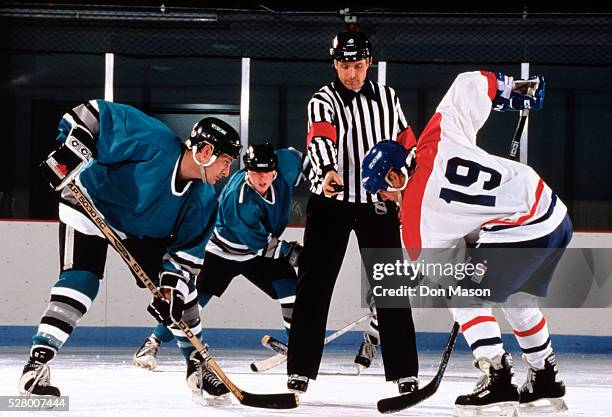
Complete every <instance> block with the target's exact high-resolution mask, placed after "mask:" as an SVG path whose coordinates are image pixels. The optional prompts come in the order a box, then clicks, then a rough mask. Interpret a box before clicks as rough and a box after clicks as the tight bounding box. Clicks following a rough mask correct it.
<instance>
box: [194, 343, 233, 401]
mask: <svg viewBox="0 0 612 417" xmlns="http://www.w3.org/2000/svg"><path fill="white" fill-rule="evenodd" d="M187 386H188V387H189V389H190V390H191V393H192V400H193V401H194V402H195V403H197V404H200V405H225V404H230V403H231V402H232V399H231V398H230V396H229V390H228V389H227V387H226V386H225V384H224V383H223V381H221V380H220V379H219V378H218V377H217V375H215V373H214V372H213V371H212V370H210V368H209V367H208V365H207V364H206V362H205V361H203V360H202V359H201V356H200V354H199V352H198V351H193V353H192V354H191V356H190V357H189V360H188V361H187Z"/></svg>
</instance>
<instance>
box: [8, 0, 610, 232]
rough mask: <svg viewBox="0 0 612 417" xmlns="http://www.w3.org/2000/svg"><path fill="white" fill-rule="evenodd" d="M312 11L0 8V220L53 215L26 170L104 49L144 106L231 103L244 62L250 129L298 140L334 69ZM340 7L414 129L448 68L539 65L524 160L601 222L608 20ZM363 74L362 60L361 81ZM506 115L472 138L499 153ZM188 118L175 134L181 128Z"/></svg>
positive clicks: (117, 83) (581, 216) (576, 209)
mask: <svg viewBox="0 0 612 417" xmlns="http://www.w3.org/2000/svg"><path fill="white" fill-rule="evenodd" d="M376 4H377V5H379V3H376ZM182 5H183V6H186V4H182ZM270 6H275V7H276V5H274V4H270ZM366 6H367V4H366ZM380 6H381V7H382V4H381V5H380ZM225 7H228V6H225ZM310 7H311V8H310V9H309V10H306V9H299V8H297V7H294V9H288V8H287V7H285V8H284V9H283V8H272V7H269V9H270V10H266V9H264V8H262V7H261V6H252V5H250V4H248V3H246V5H245V4H242V5H241V4H238V5H236V7H235V8H234V9H232V10H229V9H227V8H226V9H219V8H216V9H203V8H194V7H180V8H177V7H171V6H168V7H167V8H166V9H165V11H164V12H163V13H162V12H161V10H160V8H159V6H155V7H148V6H146V5H145V3H142V4H140V5H138V6H134V5H132V6H130V7H127V6H125V3H122V5H119V4H115V5H112V4H108V5H106V6H103V5H82V4H81V5H76V4H62V5H60V4H55V5H53V6H50V5H38V4H33V3H20V4H17V3H15V4H9V5H6V6H3V7H0V19H1V20H0V39H1V40H0V42H1V44H0V46H1V50H2V52H1V53H2V58H3V66H2V67H1V68H2V69H1V70H0V95H1V97H0V98H1V99H2V102H3V103H4V106H3V107H4V110H3V111H2V112H0V114H1V116H0V117H1V119H0V122H1V123H2V126H3V135H2V138H1V139H0V140H1V141H2V150H3V152H4V155H5V157H4V158H3V164H1V165H0V217H3V218H26V219H27V218H29V219H52V218H55V217H56V216H57V213H56V209H55V204H54V198H55V196H54V194H53V193H51V192H50V191H48V190H47V188H48V187H47V186H46V184H44V183H43V181H42V180H41V179H40V178H39V175H38V173H37V169H36V166H37V165H38V163H39V162H40V161H41V160H42V159H43V158H44V156H45V155H46V154H47V153H48V152H49V151H50V150H51V149H52V148H53V147H54V146H55V145H54V143H53V138H54V137H55V135H56V126H57V122H58V121H59V118H60V117H61V115H62V114H63V113H64V112H65V111H66V110H68V109H69V108H71V107H72V106H74V105H76V104H79V103H80V102H82V101H85V100H88V99H91V98H102V97H103V95H104V72H105V69H104V65H105V58H104V54H105V53H107V52H112V53H114V54H115V70H114V99H115V101H117V102H124V103H129V104H133V105H136V106H138V107H140V108H142V109H144V110H145V111H150V112H155V111H156V109H159V108H161V107H164V106H180V105H196V106H201V105H211V104H212V105H219V106H226V107H228V106H229V107H232V106H233V107H234V108H237V106H238V105H239V104H240V82H241V58H242V57H249V58H251V91H250V109H251V111H250V119H249V137H250V140H251V141H252V142H253V141H269V142H272V143H274V144H277V145H279V146H293V147H295V148H297V149H299V150H302V151H303V150H304V137H305V134H306V103H307V102H308V99H309V98H310V96H311V95H312V93H313V92H314V91H316V90H317V89H318V88H319V87H320V86H321V85H322V84H324V83H326V82H328V81H331V80H332V79H333V77H334V72H333V69H332V67H331V65H330V61H329V58H328V56H329V55H328V49H329V45H330V42H331V39H332V37H333V35H334V34H335V33H336V32H338V31H339V30H342V28H343V27H344V22H343V16H341V15H340V14H339V13H338V12H337V10H338V8H336V9H335V10H334V9H332V7H334V5H333V4H332V5H328V6H327V7H323V6H317V5H311V6H310ZM317 7H320V8H319V9H316V8H317ZM352 12H353V13H355V15H356V16H357V18H358V24H359V27H360V28H361V29H363V30H365V31H366V32H367V33H368V34H369V36H370V38H371V41H372V43H373V45H374V57H375V60H376V61H380V60H383V61H386V62H387V84H388V85H390V86H392V87H393V88H395V89H396V90H397V91H398V93H399V96H400V100H401V102H402V107H403V109H404V113H405V114H406V117H407V119H408V121H409V122H410V123H411V124H412V126H413V129H414V130H415V132H417V133H418V132H420V131H421V129H422V128H423V127H424V125H425V123H426V122H427V120H428V118H429V117H430V115H431V114H432V113H433V111H434V109H435V107H436V105H437V103H438V101H439V100H440V98H441V97H442V95H443V94H444V92H445V91H446V89H447V88H448V86H449V85H450V83H451V82H452V80H453V78H454V77H455V76H456V75H457V73H459V72H462V71H467V70H478V69H492V70H495V71H504V72H507V73H509V74H512V75H515V76H519V75H520V63H521V62H529V63H530V64H531V68H530V70H531V73H532V74H536V73H541V74H544V75H545V76H546V80H547V83H548V89H547V96H546V104H545V108H544V110H543V111H541V112H539V113H534V114H533V115H532V117H530V124H529V164H530V165H531V166H533V167H534V168H535V169H536V170H537V171H538V172H539V173H540V174H541V175H542V177H543V178H544V180H545V181H546V182H547V183H548V184H550V185H551V187H552V188H553V189H554V190H555V191H556V192H557V193H558V194H559V195H560V197H561V198H562V199H563V200H564V201H565V202H566V204H567V205H568V207H569V208H570V212H571V214H572V217H573V219H574V222H575V226H576V228H577V229H582V230H610V229H612V181H611V177H612V176H611V174H612V170H611V168H610V166H611V165H612V71H611V70H612V15H610V14H607V13H604V12H601V11H595V12H589V13H586V12H584V11H571V12H568V11H561V12H547V11H544V10H537V11H530V10H529V9H527V11H525V10H524V9H523V8H522V7H521V8H519V9H518V10H516V7H515V9H514V10H512V9H508V10H506V11H504V10H489V11H484V12H480V13H475V12H473V13H461V14H458V13H453V12H451V11H447V12H443V13H433V12H430V11H427V10H426V9H424V10H421V11H410V10H398V9H397V8H395V9H386V10H380V9H378V10H377V9H373V8H372V7H370V8H368V7H365V6H363V7H361V8H357V9H353V11H352ZM376 72H377V66H376V65H375V66H374V67H373V68H372V69H371V70H370V76H371V78H372V79H374V80H376ZM517 118H518V115H516V114H510V113H505V114H493V115H492V116H491V119H490V122H489V123H487V125H486V126H485V128H484V129H483V131H482V132H481V135H480V139H479V140H480V143H481V144H482V145H483V147H485V148H486V149H487V150H489V151H490V152H492V153H494V154H498V155H505V154H506V152H507V147H508V144H509V141H510V138H511V136H512V134H513V131H514V128H515V125H516V122H517ZM189 128H190V126H185V129H184V131H177V132H176V133H177V134H178V135H179V136H185V135H186V134H187V132H188V131H189ZM306 195H307V190H306V189H305V188H302V189H300V190H299V192H298V195H297V197H296V205H295V213H294V223H296V224H300V223H301V222H302V216H301V215H302V214H303V206H302V204H301V203H302V201H303V200H304V199H305V197H306Z"/></svg>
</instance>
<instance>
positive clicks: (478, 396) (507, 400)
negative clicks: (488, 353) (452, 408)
mask: <svg viewBox="0 0 612 417" xmlns="http://www.w3.org/2000/svg"><path fill="white" fill-rule="evenodd" d="M474 365H475V366H476V367H477V368H478V369H480V370H481V371H482V372H483V373H484V375H482V376H481V377H480V379H479V380H478V383H477V384H476V388H475V389H474V392H472V393H471V394H467V395H460V396H459V397H457V399H456V400H455V405H456V406H457V411H456V413H455V415H456V416H471V415H491V414H492V413H494V415H501V416H508V417H514V416H518V410H517V406H518V403H519V391H518V387H517V386H516V385H515V384H514V383H513V381H512V379H513V375H514V371H513V370H512V357H511V356H510V354H509V353H504V354H503V356H502V357H501V358H496V359H494V360H489V359H487V358H479V359H477V360H476V361H475V362H474Z"/></svg>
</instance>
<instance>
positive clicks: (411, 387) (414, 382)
mask: <svg viewBox="0 0 612 417" xmlns="http://www.w3.org/2000/svg"><path fill="white" fill-rule="evenodd" d="M393 382H395V383H396V384H397V390H398V391H399V393H400V394H402V395H403V394H410V393H413V392H415V391H417V390H418V389H419V379H418V378H417V377H414V376H409V377H406V378H400V379H398V380H397V381H393Z"/></svg>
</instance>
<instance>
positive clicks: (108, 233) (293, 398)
mask: <svg viewBox="0 0 612 417" xmlns="http://www.w3.org/2000/svg"><path fill="white" fill-rule="evenodd" d="M66 188H68V190H70V192H71V193H72V195H73V196H74V197H75V198H76V200H77V202H78V203H79V204H80V205H81V207H83V209H84V211H85V213H86V214H87V216H89V218H90V219H91V221H92V222H93V223H94V224H95V225H96V226H97V227H98V229H99V230H100V232H102V234H103V235H104V236H105V237H106V239H107V240H108V242H109V243H110V245H111V246H112V247H113V248H114V249H115V250H116V251H117V253H118V254H119V255H120V256H121V257H122V258H123V260H124V261H125V263H126V264H127V265H128V267H129V268H130V269H131V270H132V272H133V273H134V275H135V276H136V277H138V279H139V280H140V281H141V282H142V283H143V284H144V285H145V287H147V288H148V289H149V291H151V293H153V296H154V297H155V298H158V299H164V296H163V295H162V293H161V292H160V291H159V290H158V289H157V287H156V286H155V284H154V283H153V281H151V279H150V278H149V277H148V275H147V274H146V272H145V271H144V269H142V267H141V266H140V265H139V264H138V262H137V261H136V259H134V257H133V256H132V255H131V254H130V252H129V251H128V250H127V248H126V247H125V246H124V245H123V243H122V241H121V239H120V238H119V236H117V233H115V231H114V230H113V229H111V228H110V226H109V225H108V224H107V223H106V221H104V219H103V218H102V216H101V215H100V213H98V211H97V210H96V208H95V207H94V206H93V205H92V204H91V202H90V201H89V199H88V198H87V196H86V195H85V194H83V191H82V190H81V188H80V187H79V186H78V185H76V184H75V183H74V181H73V182H70V183H68V184H67V185H66ZM176 324H177V326H178V327H179V328H180V329H181V330H182V331H183V332H185V335H186V336H187V338H188V339H189V341H190V342H191V343H192V344H193V346H194V347H195V348H196V350H197V351H198V352H199V353H200V355H202V357H203V358H204V360H205V361H206V363H207V365H208V366H209V367H210V368H211V369H212V370H213V371H214V372H215V374H217V376H218V377H219V379H221V381H223V383H224V384H225V386H226V387H227V389H229V390H230V392H231V393H232V394H234V396H235V397H236V399H237V400H238V401H239V402H240V404H242V405H248V406H250V407H258V408H279V409H287V408H295V407H297V406H298V401H299V399H298V398H299V397H298V396H297V394H293V393H282V394H253V393H250V392H247V391H243V390H242V389H240V388H238V387H237V386H236V385H235V384H234V383H233V382H232V381H231V380H230V379H229V377H228V376H227V375H226V374H225V372H223V369H221V367H220V366H219V365H218V364H217V362H216V361H215V360H214V359H213V358H212V356H210V354H209V353H208V347H207V346H205V345H204V344H203V343H202V342H201V341H200V339H198V338H197V337H196V336H195V335H194V334H193V332H192V331H191V329H190V328H189V326H187V324H186V323H185V322H184V321H183V320H181V321H179V322H178V323H176Z"/></svg>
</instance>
